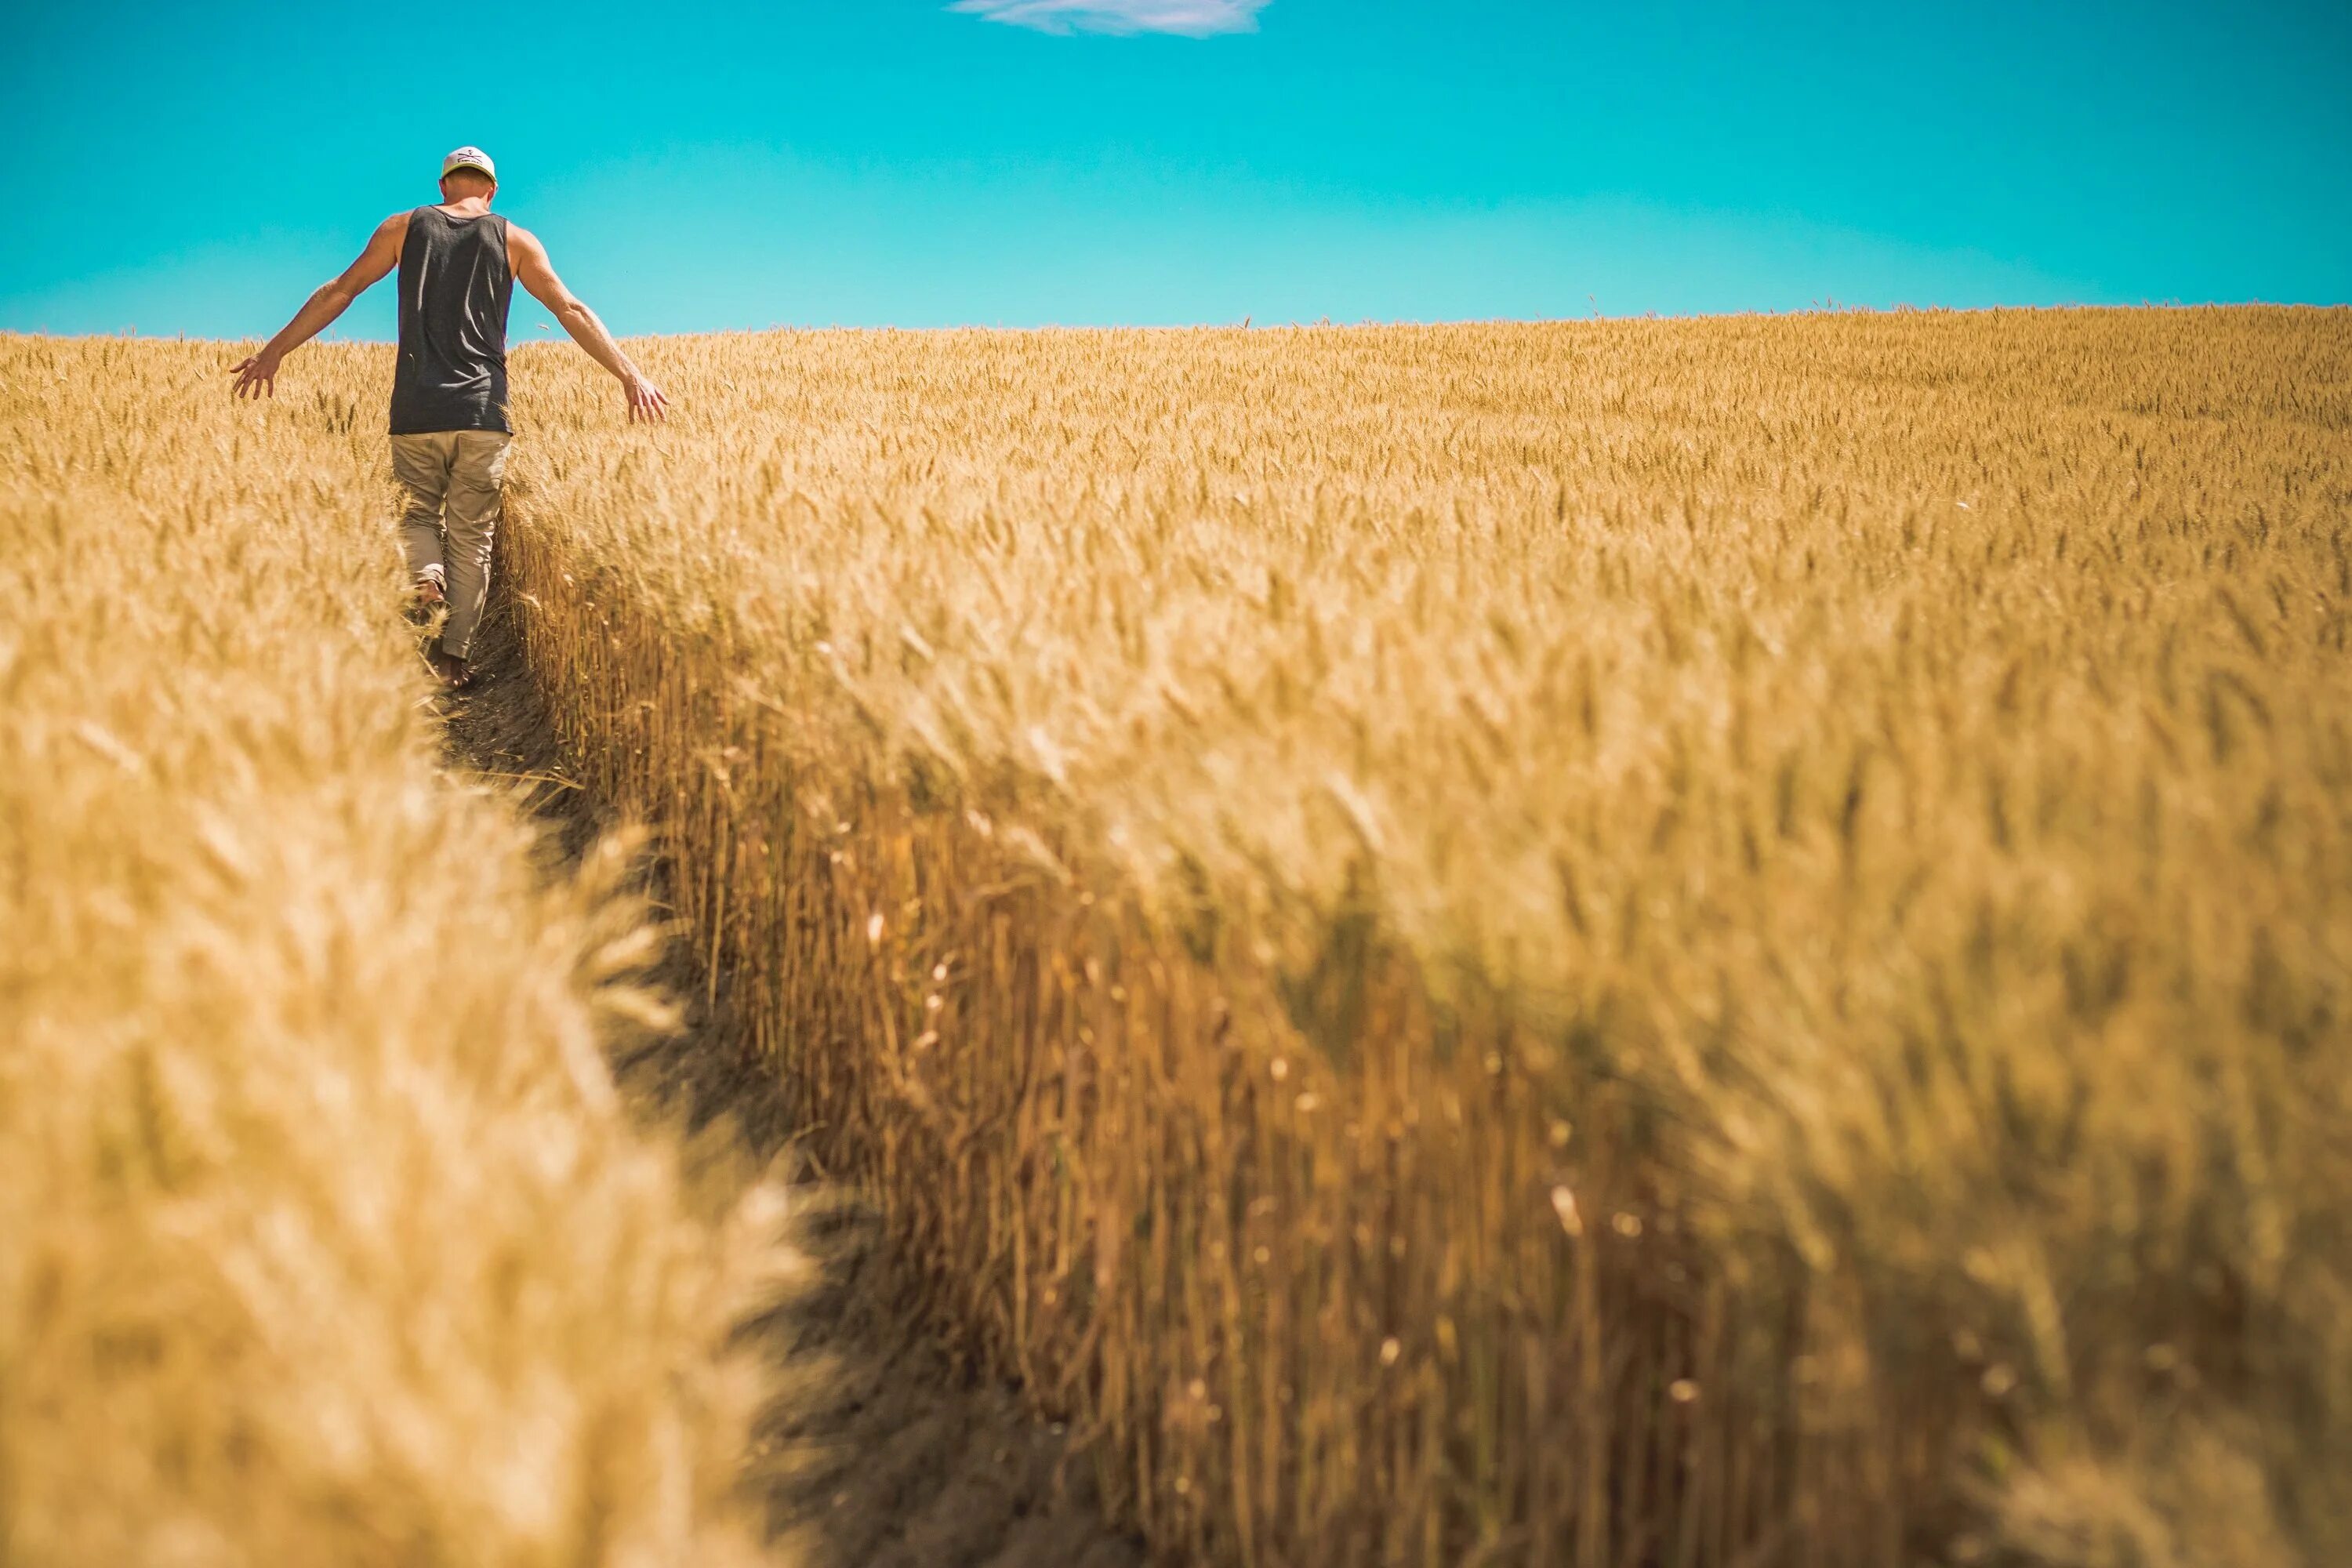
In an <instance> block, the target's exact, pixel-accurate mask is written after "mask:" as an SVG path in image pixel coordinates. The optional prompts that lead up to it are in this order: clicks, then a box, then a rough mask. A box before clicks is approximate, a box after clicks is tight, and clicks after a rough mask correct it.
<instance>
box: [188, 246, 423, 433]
mask: <svg viewBox="0 0 2352 1568" xmlns="http://www.w3.org/2000/svg"><path fill="white" fill-rule="evenodd" d="M407 237H408V215H407V214H406V213H394V215H393V216H390V217H388V218H386V219H384V220H383V222H382V223H380V224H378V225H376V229H375V233H374V234H373V235H371V236H370V237H368V242H367V248H366V249H364V250H362V251H361V252H360V258H359V259H358V260H357V261H354V262H352V264H351V265H350V266H349V267H346V268H343V271H342V276H341V277H340V278H337V279H334V280H333V281H332V282H329V283H321V284H320V285H319V287H318V289H317V290H316V291H315V292H313V293H312V294H311V296H310V298H309V299H308V300H304V301H303V302H302V308H301V309H300V310H297V311H295V312H294V319H293V320H292V321H289V322H287V323H286V324H285V326H283V327H281V328H279V329H278V335H277V336H276V337H274V338H272V339H270V340H269V342H267V343H265V344H263V345H262V349H261V352H260V353H257V354H254V355H252V356H250V357H249V358H247V359H243V360H240V361H238V362H237V363H236V364H235V365H233V366H231V367H230V374H233V375H235V376H236V385H235V386H234V387H232V388H231V389H230V390H232V391H233V392H235V393H236V395H237V396H239V397H246V396H252V397H259V396H261V395H263V394H264V393H267V394H268V395H270V396H272V397H275V396H276V395H278V364H279V363H281V362H282V361H284V359H285V358H286V356H287V355H288V354H289V353H293V352H294V351H295V350H296V349H299V348H300V347H301V346H302V345H303V344H304V343H307V342H310V340H311V339H312V338H315V337H317V336H318V335H319V334H320V332H323V331H326V330H327V328H328V326H329V324H331V322H332V321H334V319H335V318H336V317H338V316H340V315H341V314H342V313H343V312H344V311H345V310H350V309H351V304H352V300H356V299H358V298H359V297H360V296H361V295H362V294H364V293H366V292H367V291H368V289H370V288H372V287H373V286H374V284H375V283H376V281H377V280H378V279H381V278H383V275H384V274H385V273H387V272H389V271H391V270H392V269H393V268H395V267H397V266H399V265H400V247H401V242H402V241H403V240H404V239H406V238H407Z"/></svg>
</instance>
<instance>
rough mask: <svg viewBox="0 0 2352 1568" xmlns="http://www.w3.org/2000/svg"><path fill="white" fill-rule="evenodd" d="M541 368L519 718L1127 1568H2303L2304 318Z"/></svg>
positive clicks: (927, 337) (2314, 1205) (976, 345)
mask: <svg viewBox="0 0 2352 1568" xmlns="http://www.w3.org/2000/svg"><path fill="white" fill-rule="evenodd" d="M643 352H644V355H645V358H646V361H647V363H649V365H650V366H652V367H653V368H654V370H655V373H656V374H657V375H659V376H660V377H661V378H662V379H663V380H664V381H665V383H666V384H668V385H669V386H670V387H671V389H672V390H673V392H674V393H675V394H676V395H677V396H678V398H679V401H680V404H681V405H682V407H683V408H684V409H685V410H686V411H687V412H686V414H685V416H683V417H682V418H680V419H679V420H678V421H677V422H676V423H675V424H673V425H672V426H670V427H669V428H667V430H666V431H663V432H661V433H659V435H658V436H657V437H654V438H651V439H646V440H639V441H621V440H615V439H613V438H611V437H610V434H609V430H610V412H609V410H608V409H607V408H605V407H604V403H603V399H604V388H602V387H601V386H599V385H597V384H594V383H593V382H592V380H591V379H590V376H591V373H589V372H587V371H585V370H584V369H581V368H579V367H578V366H577V363H576V362H575V361H573V360H570V359H563V360H557V359H551V358H541V357H535V355H534V354H533V353H525V354H524V355H523V356H522V360H521V363H520V370H519V374H518V385H519V386H520V388H521V389H522V390H521V391H520V394H519V405H520V414H521V419H522V426H523V435H522V439H521V442H520V446H519V447H518V452H519V457H518V459H517V464H516V472H517V474H518V476H519V477H518V479H517V480H516V483H517V486H518V489H517V500H516V503H515V522H514V524H513V526H512V527H511V529H510V531H509V547H510V548H509V565H510V567H511V572H512V575H511V579H510V581H511V584H512V592H513V593H514V595H516V599H515V602H516V604H517V605H518V607H519V609H520V616H521V620H522V624H523V626H524V628H525V636H526V640H527V644H528V648H529V654H530V662H531V665H532V667H533V669H534V671H535V673H536V676H537V678H538V679H540V680H541V683H542V684H543V686H544V687H545V688H546V689H547V690H548V691H549V692H550V693H551V696H552V697H553V699H554V700H555V702H556V705H557V708H558V710H559V713H560V715H561V717H562V722H563V723H564V725H565V726H566V728H567V731H568V733H569V735H570V737H571V739H572V742H575V743H576V744H577V746H578V747H579V749H580V751H581V752H582V754H583V756H584V757H585V758H586V759H588V761H589V762H590V763H591V765H592V766H593V768H594V769H596V770H597V771H598V773H599V775H600V777H601V780H602V784H603V785H604V788H605V789H606V790H608V791H609V792H610V793H611V794H612V795H614V796H615V797H616V798H617V799H618V800H619V801H621V802H622V803H624V804H625V805H626V806H628V807H629V808H631V809H633V810H635V811H637V812H639V813H642V814H644V815H646V816H648V817H650V818H652V819H653V820H655V821H656V822H657V823H658V824H660V825H661V826H662V828H663V830H664V831H665V832H666V833H667V835H668V836H669V842H670V843H671V845H672V847H674V849H675V851H676V855H677V864H678V868H679V876H678V897H679V900H680V903H681V908H682V912H683V913H684V915H685V916H686V918H687V920H688V922H689V923H690V926H691V928H692V930H693V931H694V932H695V933H696V934H695V937H694V940H695V941H696V942H697V943H698V946H699V947H700V949H701V950H702V952H704V954H705V955H706V956H707V957H708V959H709V961H710V963H712V965H713V970H714V973H715V974H717V975H719V976H722V977H723V978H724V982H725V984H727V985H728V986H729V987H730V994H731V997H732V1001H733V1004H734V1012H735V1014H736V1016H740V1017H742V1018H745V1019H747V1020H748V1021H749V1026H750V1027H751V1030H752V1031H753V1032H754V1034H755V1035H756V1037H757V1038H758V1041H759V1043H760V1044H761V1047H762V1048H763V1049H764V1050H766V1051H767V1052H768V1053H769V1054H770V1055H771V1056H772V1058H773V1060H774V1062H775V1064H776V1068H777V1070H778V1071H780V1072H781V1073H782V1074H783V1075H784V1077H785V1079H787V1081H788V1083H789V1084H790V1086H791V1088H792V1089H793V1092H794V1094H795V1095H796V1096H797V1097H798V1098H799V1100H800V1101H801V1103H802V1104H803V1107H804V1109H805V1110H806V1113H807V1117H808V1121H809V1123H810V1126H811V1129H812V1131H811V1135H810V1136H811V1144H812V1147H813V1148H814V1149H815V1150H817V1151H818V1152H819V1153H820V1154H821V1156H822V1158H823V1159H824V1160H825V1161H826V1162H827V1163H829V1164H830V1165H831V1166H832V1168H834V1169H835V1170H844V1169H846V1170H851V1171H855V1172H858V1173H863V1174H864V1175H865V1176H866V1177H867V1178H869V1179H870V1180H871V1181H872V1182H873V1183H874V1184H876V1186H877V1189H878V1191H879V1192H880V1193H881V1194H882V1195H883V1197H884V1199H885V1201H886V1202H887V1204H888V1205H890V1207H891V1210H892V1212H893V1215H894V1217H895V1223H896V1225H897V1226H898V1231H899V1233H900V1234H901V1236H902V1237H903V1238H904V1240H905V1241H906V1243H907V1244H908V1247H910V1248H912V1250H913V1252H914V1254H915V1255H916V1256H917V1257H918V1258H919V1259H921V1260H922V1262H923V1263H924V1264H925V1265H926V1269H925V1272H926V1277H927V1278H928V1279H929V1280H930V1281H931V1282H932V1284H933V1287H934V1289H935V1290H936V1293H937V1298H938V1301H939V1304H940V1309H941V1311H942V1313H943V1316H944V1317H945V1318H947V1319H948V1320H949V1321H953V1322H955V1323H957V1324H960V1325H961V1328H962V1329H963V1331H965V1333H966V1335H967V1339H968V1342H969V1343H970V1344H971V1346H972V1347H973V1348H974V1349H975V1351H976V1352H978V1353H979V1354H980V1355H981V1356H982V1358H983V1359H984V1361H985V1362H986V1363H988V1364H989V1365H991V1366H993V1367H995V1368H997V1369H999V1370H1001V1371H1003V1372H1005V1373H1011V1374H1013V1375H1015V1376H1017V1377H1018V1378H1019V1379H1020V1380H1021V1381H1022V1382H1023V1384H1024V1386H1026V1387H1027V1388H1029V1389H1030V1390H1032V1391H1033V1392H1034V1396H1035V1397H1036V1399H1037V1400H1038V1401H1039V1403H1040V1404H1041V1405H1044V1406H1046V1407H1049V1408H1054V1409H1059V1410H1066V1411H1069V1412H1072V1413H1074V1414H1075V1415H1077V1416H1079V1417H1081V1418H1082V1421H1083V1423H1084V1426H1085V1430H1087V1432H1089V1433H1090V1434H1092V1435H1093V1436H1095V1437H1096V1438H1097V1440H1098V1446H1097V1452H1098V1453H1099V1454H1100V1455H1101V1457H1102V1467H1103V1469H1104V1472H1105V1476H1106V1479H1107V1480H1108V1485H1109V1488H1110V1495H1111V1497H1112V1499H1113V1500H1114V1502H1115V1504H1116V1506H1118V1508H1119V1509H1120V1510H1123V1511H1124V1512H1125V1513H1126V1514H1127V1515H1128V1516H1129V1517H1130V1518H1132V1519H1135V1520H1137V1521H1139V1522H1140V1523H1141V1524H1142V1525H1143V1526H1144V1527H1145V1529H1146V1530H1147V1531H1148V1532H1149V1533H1150V1536H1151V1538H1152V1539H1153V1540H1154V1541H1156V1542H1158V1543H1159V1544H1160V1547H1161V1549H1162V1550H1163V1551H1164V1552H1166V1553H1167V1554H1168V1555H1169V1557H1170V1559H1171V1561H1180V1560H1184V1559H1186V1558H1188V1557H1191V1556H1192V1555H1194V1554H1196V1553H1199V1554H1205V1555H1208V1556H1212V1557H1214V1558H1217V1559H1221V1560H1229V1561H1235V1562H1241V1563H1290V1564H1302V1565H1304V1564H1324V1563H1374V1562H1381V1563H1457V1562H1472V1561H1475V1562H1485V1563H1528V1564H1538V1563H1589V1564H1599V1563H1765V1562H1769V1563H1792V1564H1794V1563H1865V1564H1887V1563H1903V1562H1909V1561H1916V1560H1922V1559H1926V1560H1952V1561H1969V1560H1975V1559H1985V1560H2010V1561H2033V1562H2046V1563H2084V1564H2090V1563H2149V1564H2156V1563H2298V1562H2299V1563H2333V1562H2342V1561H2346V1560H2347V1558H2352V1465H2347V1463H2346V1462H2345V1458H2344V1456H2345V1455H2346V1454H2347V1452H2352V1235H2347V1231H2352V1219H2347V1210H2346V1207H2345V1205H2344V1202H2343V1194H2345V1192H2346V1191H2347V1189H2348V1188H2352V1013H2347V1008H2352V989H2348V988H2352V659H2347V629H2352V619H2347V615H2352V441H2347V422H2352V318H2347V314H2346V313H2345V312H2342V311H2294V310H2229V311H2214V310H2201V311H2186V312H2184V311H2163V312H2128V311H2101V312H2088V311H2076V312H2026V313H2018V312H2001V313H1994V314H1990V315H1978V316H1954V315H1948V314H1933V313H1930V314H1898V315H1894V316H1876V317H1846V316H1838V317H1814V318H1804V319H1781V320H1772V319H1752V318H1751V319H1736V320H1719V321H1691V322H1621V323H1600V322H1595V323H1589V324H1585V323H1577V324H1559V325H1548V326H1478V327H1460V328H1431V329H1404V328H1397V329H1363V330H1338V331H1334V330H1306V331H1298V330H1293V331H1193V332H1075V331H1058V332H1034V333H983V332H971V333H950V334H905V333H887V332H885V333H820V334H792V333H782V334H769V335H761V336H749V337H733V338H719V339H682V340H667V341H659V342H648V343H646V344H645V345H644V351H643Z"/></svg>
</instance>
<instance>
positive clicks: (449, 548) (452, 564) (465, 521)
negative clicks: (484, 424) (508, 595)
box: [392, 430, 509, 658]
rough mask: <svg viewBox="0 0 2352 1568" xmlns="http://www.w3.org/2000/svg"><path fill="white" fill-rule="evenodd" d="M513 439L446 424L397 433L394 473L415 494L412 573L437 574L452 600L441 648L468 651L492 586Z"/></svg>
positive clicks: (463, 654) (409, 513)
mask: <svg viewBox="0 0 2352 1568" xmlns="http://www.w3.org/2000/svg"><path fill="white" fill-rule="evenodd" d="M508 440H509V437H507V436H506V435H504V434H502V433H501V432H499V431H497V430H438V431H435V432H434V433H433V434H431V435H427V436H394V437H393V438H392V477H393V478H394V479H398V480H399V481H400V484H401V488H402V489H405V490H406V491H407V492H408V508H407V510H405V511H404V512H403V513H402V514H401V519H400V544H401V550H402V552H404V554H405V555H406V556H407V558H408V572H409V575H410V576H412V577H416V578H424V577H430V578H432V579H433V581H435V582H436V583H438V584H440V585H441V592H442V593H443V594H444V595H446V596H447V598H448V600H449V619H448V623H447V624H446V626H443V627H442V628H441V651H442V652H443V653H446V654H447V655H449V656H450V657H451V658H467V657H468V650H469V649H470V648H471V647H472V646H473V641H474V628H475V627H476V626H479V625H480V624H481V620H482V603H483V601H484V600H485V599H487V598H488V596H489V592H490V537H491V535H492V534H494V533H496V532H497V531H498V526H499V492H500V491H501V490H503V489H505V486H506V477H507V442H508Z"/></svg>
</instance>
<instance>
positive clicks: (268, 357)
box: [229, 349, 278, 397]
mask: <svg viewBox="0 0 2352 1568" xmlns="http://www.w3.org/2000/svg"><path fill="white" fill-rule="evenodd" d="M229 374H231V375H234V376H235V377H236V385H234V386H232V387H230V388H229V391H230V393H231V394H232V395H236V396H238V397H262V396H269V397H275V396H277V395H278V356H277V355H276V354H273V353H270V352H269V351H268V350H267V349H264V350H263V351H262V352H261V353H257V354H251V355H248V356H247V357H246V358H244V359H241V360H239V361H237V362H236V363H235V364H233V365H231V366H230V367H229Z"/></svg>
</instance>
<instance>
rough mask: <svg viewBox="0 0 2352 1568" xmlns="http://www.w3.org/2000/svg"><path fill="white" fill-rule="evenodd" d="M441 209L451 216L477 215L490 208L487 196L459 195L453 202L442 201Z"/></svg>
mask: <svg viewBox="0 0 2352 1568" xmlns="http://www.w3.org/2000/svg"><path fill="white" fill-rule="evenodd" d="M441 210H442V211H443V212H445V213H447V214H448V215H449V216H451V217H479V216H482V215H483V214H484V213H486V212H488V211H489V210H490V198H489V197H488V196H460V197H458V198H457V200H456V201H454V202H443V203H442V204H441Z"/></svg>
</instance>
